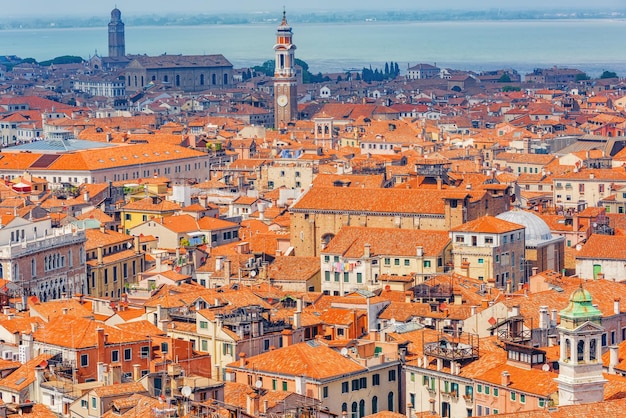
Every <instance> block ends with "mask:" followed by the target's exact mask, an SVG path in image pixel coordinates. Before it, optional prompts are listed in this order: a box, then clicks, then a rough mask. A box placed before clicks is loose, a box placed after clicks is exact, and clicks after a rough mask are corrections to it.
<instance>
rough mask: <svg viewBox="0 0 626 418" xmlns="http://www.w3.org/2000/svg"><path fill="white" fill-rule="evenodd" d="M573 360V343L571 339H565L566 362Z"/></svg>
mask: <svg viewBox="0 0 626 418" xmlns="http://www.w3.org/2000/svg"><path fill="white" fill-rule="evenodd" d="M571 359H572V343H571V342H570V340H569V338H566V339H565V361H568V360H571Z"/></svg>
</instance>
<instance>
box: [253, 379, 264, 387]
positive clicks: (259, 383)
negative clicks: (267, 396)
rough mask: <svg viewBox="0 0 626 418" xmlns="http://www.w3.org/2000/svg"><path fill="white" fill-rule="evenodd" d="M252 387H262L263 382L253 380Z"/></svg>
mask: <svg viewBox="0 0 626 418" xmlns="http://www.w3.org/2000/svg"><path fill="white" fill-rule="evenodd" d="M254 387H255V388H257V389H261V388H262V387H263V382H262V381H261V380H260V379H259V380H257V381H256V382H254Z"/></svg>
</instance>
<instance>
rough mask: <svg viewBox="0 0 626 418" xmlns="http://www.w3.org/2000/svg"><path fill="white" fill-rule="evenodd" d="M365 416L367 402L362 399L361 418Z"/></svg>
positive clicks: (360, 403) (360, 406)
mask: <svg viewBox="0 0 626 418" xmlns="http://www.w3.org/2000/svg"><path fill="white" fill-rule="evenodd" d="M364 416H365V400H364V399H361V401H360V402H359V418H363V417H364Z"/></svg>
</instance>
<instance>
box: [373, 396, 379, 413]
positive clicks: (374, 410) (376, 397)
mask: <svg viewBox="0 0 626 418" xmlns="http://www.w3.org/2000/svg"><path fill="white" fill-rule="evenodd" d="M377 412H378V396H374V397H373V398H372V414H375V413H377Z"/></svg>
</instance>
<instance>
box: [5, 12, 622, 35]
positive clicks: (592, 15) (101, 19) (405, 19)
mask: <svg viewBox="0 0 626 418" xmlns="http://www.w3.org/2000/svg"><path fill="white" fill-rule="evenodd" d="M122 19H123V21H124V23H125V24H126V26H134V27H154V26H202V25H250V24H263V25H275V24H276V23H277V21H278V17H277V16H275V15H274V14H273V13H269V12H263V13H247V14H234V13H224V14H215V15H209V14H196V15H187V14H180V15H127V16H123V17H122ZM577 20H626V9H625V10H615V11H608V10H606V11H597V10H569V11H563V10H524V11H520V10H495V9H489V10H480V11H471V10H447V11H418V10H406V11H402V10H377V11H372V10H364V11H341V12H336V13H330V12H306V13H304V12H295V13H290V14H289V23H290V24H292V25H297V24H303V23H329V24H332V23H359V22H362V23H420V22H423V23H426V22H433V23H441V22H480V21H489V22H498V21H501V22H510V21H577ZM108 21H109V16H70V17H68V16H50V17H48V16H46V17H43V16H41V17H33V16H29V17H26V16H14V17H10V16H3V17H0V30H11V29H54V28H61V29H69V28H76V29H79V28H80V29H88V28H92V27H93V28H96V27H97V28H102V27H106V26H107V24H108Z"/></svg>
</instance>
